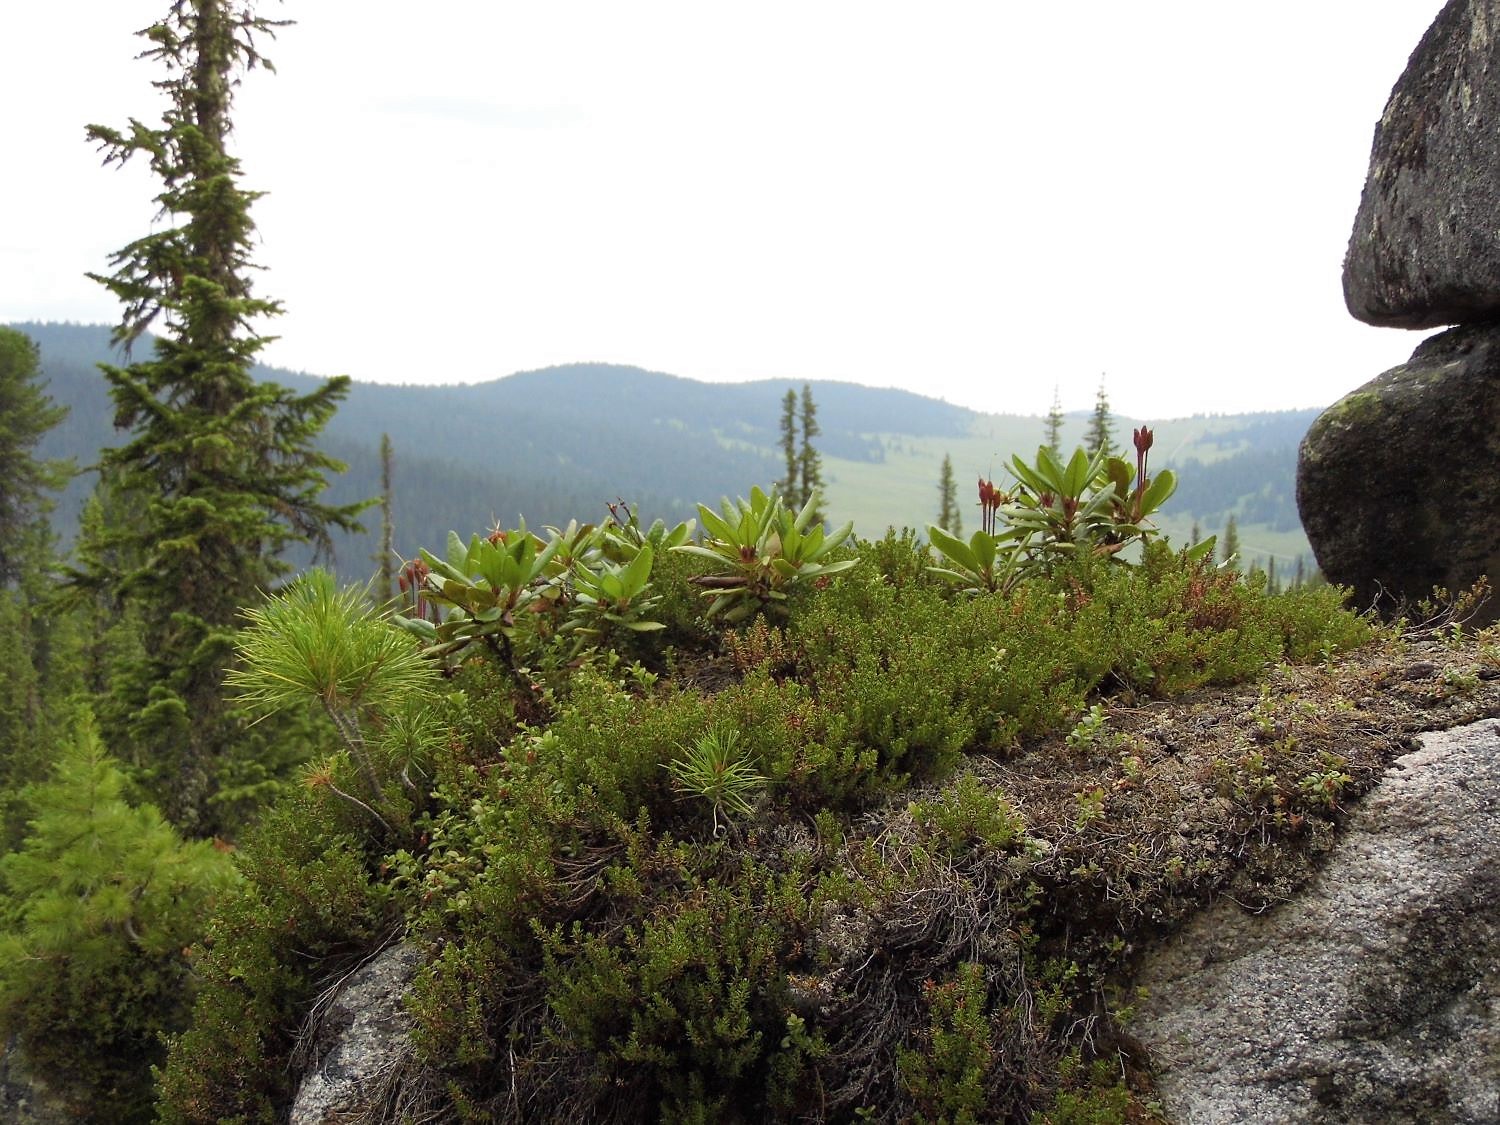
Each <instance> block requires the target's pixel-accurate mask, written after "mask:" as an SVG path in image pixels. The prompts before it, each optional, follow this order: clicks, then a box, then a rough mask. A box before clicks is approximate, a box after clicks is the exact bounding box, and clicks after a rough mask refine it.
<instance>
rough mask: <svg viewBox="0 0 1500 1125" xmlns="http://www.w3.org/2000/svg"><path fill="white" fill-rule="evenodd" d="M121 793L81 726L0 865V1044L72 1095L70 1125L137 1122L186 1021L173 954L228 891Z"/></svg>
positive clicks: (203, 851) (220, 871)
mask: <svg viewBox="0 0 1500 1125" xmlns="http://www.w3.org/2000/svg"><path fill="white" fill-rule="evenodd" d="M125 784H126V783H125V777H124V774H123V773H122V772H121V770H120V769H119V767H118V766H117V765H116V764H115V763H114V762H113V761H111V759H110V758H109V756H108V755H107V754H106V753H105V751H104V749H103V747H102V746H101V745H100V743H99V739H98V736H97V734H96V733H95V731H94V729H93V726H92V724H91V722H90V721H89V720H88V717H87V716H86V715H84V716H81V717H80V720H79V722H78V726H77V732H76V735H75V737H74V738H73V739H72V740H71V741H70V742H69V744H68V746H67V749H65V750H64V752H63V753H62V755H61V757H60V759H59V761H58V763H57V765H56V769H55V772H54V774H53V776H52V778H51V779H50V780H49V781H47V782H45V783H44V784H42V785H39V786H36V787H35V788H34V792H33V793H32V794H31V802H30V804H31V808H32V819H31V823H30V831H29V834H28V836H27V838H26V841H25V844H24V845H23V846H22V847H21V848H20V850H18V851H15V852H13V853H11V854H10V855H7V856H6V857H5V858H4V859H3V860H0V889H3V895H4V907H5V909H4V911H3V913H0V1032H3V1033H4V1034H5V1035H6V1036H7V1037H9V1036H11V1035H14V1036H16V1037H17V1038H18V1039H19V1040H20V1043H21V1046H22V1048H23V1049H24V1050H25V1052H26V1055H27V1058H28V1060H29V1062H30V1063H31V1065H32V1066H34V1067H35V1068H36V1069H37V1070H38V1071H39V1072H40V1073H41V1074H42V1075H43V1076H45V1077H47V1078H49V1079H52V1081H53V1082H54V1083H55V1084H57V1085H58V1086H60V1087H61V1088H64V1089H67V1090H70V1091H73V1092H75V1094H76V1096H77V1097H78V1098H79V1100H80V1103H81V1104H80V1107H79V1109H80V1120H82V1119H84V1118H87V1119H89V1120H96V1121H132V1120H149V1117H148V1116H146V1113H147V1111H149V1106H150V1091H151V1076H150V1069H149V1068H150V1066H151V1064H152V1063H154V1062H160V1061H161V1060H162V1058H163V1056H164V1054H165V1052H164V1050H163V1048H162V1042H161V1037H162V1035H163V1033H165V1032H170V1031H178V1030H181V1028H182V1026H183V1024H184V1023H185V1022H186V1018H187V1014H188V1010H189V1002H190V996H189V993H188V990H187V987H188V984H189V980H190V977H189V972H188V966H187V963H186V961H185V959H184V958H183V956H182V950H183V948H184V947H185V946H187V945H188V944H189V943H190V942H192V941H193V940H194V939H195V938H196V937H197V936H198V935H199V933H200V927H201V925H202V919H203V917H204V915H205V913H206V912H207V910H208V908H209V906H210V904H211V903H212V901H213V900H214V898H215V897H216V896H217V895H218V894H220V893H222V892H223V891H225V890H227V889H228V888H229V887H230V886H232V885H233V883H234V881H235V879H236V874H235V871H234V866H233V864H232V862H231V861H230V859H229V856H228V855H227V854H224V853H222V852H220V851H218V850H216V849H215V848H214V847H213V846H212V845H211V844H209V843H207V842H197V843H192V844H184V843H183V841H182V839H181V838H180V837H179V836H178V834H177V833H176V832H175V831H174V830H173V829H172V827H171V825H169V824H167V823H166V822H165V821H164V820H163V819H162V817H161V815H160V814H159V813H158V812H157V811H156V809H154V808H152V807H150V806H142V807H132V806H131V805H130V804H129V803H127V801H126V800H125V796H124V791H125Z"/></svg>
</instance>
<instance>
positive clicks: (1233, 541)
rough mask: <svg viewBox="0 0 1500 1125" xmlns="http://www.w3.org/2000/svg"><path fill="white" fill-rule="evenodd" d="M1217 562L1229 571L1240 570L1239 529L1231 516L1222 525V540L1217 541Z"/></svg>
mask: <svg viewBox="0 0 1500 1125" xmlns="http://www.w3.org/2000/svg"><path fill="white" fill-rule="evenodd" d="M1219 561H1220V562H1222V563H1223V564H1224V565H1225V566H1227V567H1230V568H1231V569H1234V570H1238V569H1240V528H1239V524H1237V523H1236V522H1235V519H1234V517H1233V516H1230V517H1229V519H1228V520H1227V521H1226V522H1225V524H1224V538H1223V539H1222V540H1220V541H1219Z"/></svg>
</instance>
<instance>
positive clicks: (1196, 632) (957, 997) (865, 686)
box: [163, 536, 1500, 1125]
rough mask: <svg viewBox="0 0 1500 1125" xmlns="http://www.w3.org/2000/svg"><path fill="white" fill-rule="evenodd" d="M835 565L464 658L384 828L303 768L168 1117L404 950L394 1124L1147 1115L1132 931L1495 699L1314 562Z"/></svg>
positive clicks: (1486, 676)
mask: <svg viewBox="0 0 1500 1125" xmlns="http://www.w3.org/2000/svg"><path fill="white" fill-rule="evenodd" d="M858 553H859V554H860V555H861V556H862V560H861V563H860V565H859V566H858V567H856V568H854V569H853V570H851V571H849V572H848V573H846V574H843V575H841V576H839V577H837V578H834V579H832V580H831V581H828V582H826V583H818V584H817V585H818V587H820V588H814V589H808V590H806V591H802V592H800V593H799V594H798V595H797V597H795V598H794V599H792V600H791V602H790V603H789V605H788V608H787V612H786V613H785V614H784V615H782V616H780V617H778V618H776V619H771V620H768V619H764V618H758V619H754V620H751V621H748V622H746V623H744V624H741V625H739V626H737V627H735V628H731V629H725V628H723V627H722V626H720V627H717V628H708V627H705V625H704V623H703V622H702V620H701V616H700V615H699V614H697V613H695V612H694V601H693V596H692V587H691V579H692V577H693V575H694V571H693V568H692V566H691V565H686V566H684V565H676V566H675V568H674V567H673V566H668V567H667V568H665V569H664V570H663V571H662V572H660V574H659V575H658V579H657V581H658V585H659V592H660V594H661V595H662V599H663V603H664V605H665V606H666V607H667V611H666V612H665V613H664V614H663V619H664V621H665V623H666V624H667V626H668V628H667V629H665V630H663V631H662V634H663V635H661V636H660V637H649V638H644V639H642V638H634V639H632V640H631V643H630V645H629V646H628V647H627V648H625V649H624V650H622V651H616V650H613V649H601V650H598V651H596V652H594V653H592V654H590V655H585V656H581V657H578V656H575V657H572V658H570V659H569V660H568V661H566V662H564V663H561V664H553V665H548V664H547V663H546V661H544V660H538V661H536V662H535V663H534V665H528V666H527V667H526V668H525V669H524V670H523V671H524V674H522V675H518V674H517V670H515V669H498V668H497V667H496V665H495V661H494V659H493V656H492V655H472V656H470V657H469V658H468V659H467V660H466V661H465V662H464V663H463V664H462V665H461V666H460V667H458V668H457V670H456V672H455V674H454V677H453V679H452V680H451V681H450V687H451V688H452V689H454V690H455V692H461V693H462V694H461V696H455V697H454V699H453V700H452V701H451V706H452V710H451V712H450V720H451V721H450V729H451V734H450V736H449V738H448V741H447V743H446V744H445V745H444V746H443V747H442V748H441V749H440V750H439V752H437V753H436V754H435V755H434V757H433V760H432V762H431V765H430V769H431V773H430V785H429V787H428V790H429V792H428V795H427V796H426V797H425V798H424V803H423V804H422V806H421V807H420V808H418V809H417V810H416V811H415V814H414V817H413V819H412V821H411V823H412V825H413V827H412V829H411V833H410V835H409V837H406V838H402V839H393V838H387V837H384V836H380V835H379V834H376V833H373V832H372V831H371V827H370V824H369V822H368V821H367V820H362V819H361V818H360V817H359V816H358V815H357V811H351V810H349V809H348V808H346V807H341V806H340V805H339V803H338V802H336V801H334V800H332V798H328V797H327V795H326V793H324V792H318V791H314V792H310V793H309V794H308V796H307V797H305V798H304V799H303V801H302V802H301V804H300V806H298V807H295V808H291V809H289V810H286V811H284V812H283V813H281V814H279V819H278V820H277V821H276V822H275V823H276V830H275V831H274V832H269V833H263V834H262V835H261V837H260V838H258V840H257V841H256V842H253V843H251V844H247V849H246V851H247V862H246V864H245V867H246V873H247V875H248V876H249V886H250V890H249V891H248V892H247V898H246V900H245V902H243V903H241V904H240V905H238V906H235V907H234V908H232V909H230V910H229V911H227V912H226V914H225V919H224V920H223V921H221V922H220V923H218V924H217V928H216V930H215V931H214V932H215V933H217V934H220V935H222V936H221V937H220V939H219V940H217V941H215V942H214V943H213V944H211V945H210V946H209V947H207V948H205V949H204V950H203V951H202V952H201V953H200V955H199V956H200V960H199V962H198V964H199V965H200V967H201V968H200V972H201V974H202V979H203V981H204V987H203V989H202V991H201V993H200V996H199V1001H198V1008H197V1017H196V1019H195V1026H194V1028H193V1030H192V1031H190V1032H189V1033H188V1034H187V1035H185V1036H184V1037H182V1038H181V1039H179V1040H178V1041H177V1042H176V1043H175V1044H174V1048H173V1052H172V1056H171V1060H170V1062H169V1064H168V1067H167V1068H166V1071H165V1074H164V1083H163V1089H164V1090H165V1101H164V1116H165V1117H166V1119H168V1120H212V1119H215V1118H219V1117H234V1116H239V1117H240V1118H242V1119H247V1120H256V1119H272V1118H273V1117H274V1115H275V1114H276V1113H277V1112H278V1111H279V1110H280V1109H281V1108H283V1107H284V1105H285V1100H286V1097H287V1095H288V1092H289V1086H288V1083H287V1081H286V1074H285V1071H283V1070H282V1069H281V1068H280V1066H279V1065H278V1063H279V1060H283V1059H285V1058H286V1057H287V1055H288V1054H289V1053H290V1050H291V1046H292V1042H293V1040H294V1038H295V1023H296V1016H295V1013H296V1012H297V1011H299V1010H301V1009H304V1008H305V1007H306V1006H307V1005H308V1004H310V1002H311V998H312V997H313V996H315V995H316V993H317V991H318V990H319V989H320V988H321V987H323V986H325V985H327V984H329V983H331V982H333V981H336V980H337V979H338V978H339V977H340V976H341V975H342V974H343V973H344V972H346V971H347V969H348V968H349V966H350V965H351V964H353V963H355V962H356V961H357V959H358V958H359V957H361V956H364V955H367V954H368V953H369V951H370V950H371V949H372V948H375V947H377V946H378V944H379V942H380V941H386V940H392V939H394V938H396V937H401V938H404V940H407V941H411V942H415V943H417V944H418V946H419V947H420V948H421V949H422V950H423V951H424V954H425V956H426V959H427V964H426V967H425V968H424V969H423V970H422V971H421V972H420V973H419V975H418V978H417V980H416V983H415V984H414V986H413V988H412V990H411V993H410V996H409V1001H408V1002H409V1007H410V1010H411V1012H412V1014H413V1016H414V1018H415V1021H416V1032H415V1046H416V1051H415V1054H414V1055H413V1056H412V1057H411V1059H410V1060H409V1061H408V1062H407V1063H406V1064H405V1074H404V1077H403V1079H402V1082H401V1083H400V1084H399V1085H400V1087H401V1089H403V1090H404V1094H402V1099H404V1100H401V1099H398V1100H400V1104H401V1105H402V1106H403V1109H402V1112H403V1113H404V1114H406V1116H407V1118H408V1119H413V1120H417V1119H429V1120H444V1121H449V1120H454V1121H456V1120H478V1121H484V1120H510V1121H570V1122H572V1121H601V1122H609V1121H619V1122H627V1121H628V1122H638V1121H671V1122H690V1121H703V1122H721V1121H723V1122H733V1121H746V1122H749V1121H767V1120H784V1121H854V1120H879V1121H929V1122H937V1121H946V1122H962V1121H974V1122H978V1121H1025V1120H1037V1121H1050V1122H1054V1123H1059V1125H1060V1123H1062V1122H1107V1121H1147V1120H1151V1119H1152V1117H1153V1108H1154V1107H1153V1105H1152V1102H1151V1093H1150V1084H1149V1069H1148V1063H1149V1060H1146V1059H1143V1058H1141V1057H1140V1056H1139V1054H1138V1053H1137V1052H1135V1051H1133V1050H1132V1044H1131V1042H1130V1040H1129V1038H1128V1036H1126V1035H1124V1034H1122V1033H1121V1031H1120V1019H1119V1017H1120V1016H1121V1014H1122V1011H1123V1010H1125V1009H1128V1007H1129V1005H1130V1002H1131V996H1130V994H1129V990H1128V981H1129V970H1130V966H1131V964H1132V961H1133V959H1134V957H1135V956H1136V955H1137V954H1138V953H1139V952H1140V951H1141V950H1142V949H1143V948H1144V947H1145V946H1146V945H1148V944H1149V943H1150V942H1152V941H1154V940H1156V939H1157V938H1159V937H1160V936H1161V935H1162V934H1164V933H1166V932H1169V931H1170V930H1171V929H1172V928H1173V927H1174V926H1175V925H1176V924H1177V923H1179V922H1180V921H1181V920H1182V919H1183V918H1185V917H1187V916H1188V915H1189V914H1191V913H1192V912H1193V911H1195V910H1197V909H1199V908H1200V907H1201V906H1202V905H1203V904H1205V903H1206V902H1208V901H1210V900H1211V899H1212V898H1214V897H1215V896H1221V895H1230V896H1233V897H1234V898H1235V899H1236V900H1237V901H1240V902H1243V903H1245V904H1246V905H1247V906H1250V907H1258V906H1260V905H1264V904H1266V903H1271V902H1275V901H1278V900H1280V899H1284V898H1285V897H1287V896H1288V895H1289V894H1291V893H1292V892H1293V891H1294V889H1295V888H1296V887H1297V886H1299V885H1300V884H1301V882H1302V881H1303V880H1304V879H1305V878H1306V876H1307V874H1308V873H1309V872H1310V871H1311V869H1312V868H1313V866H1314V865H1315V864H1316V862H1317V857H1318V856H1319V855H1321V854H1323V853H1324V852H1326V851H1327V849H1328V848H1329V847H1330V846H1331V844H1332V841H1333V840H1334V839H1335V838H1336V834H1337V829H1338V826H1339V824H1340V823H1341V821H1342V819H1343V817H1344V816H1345V812H1346V810H1347V808H1348V806H1349V804H1350V802H1352V801H1354V800H1356V799H1357V797H1358V795H1359V794H1360V793H1361V792H1363V791H1364V790H1365V789H1366V788H1368V787H1369V786H1370V785H1371V784H1372V783H1373V781H1374V779H1375V778H1377V777H1378V775H1379V773H1380V771H1381V769H1382V768H1383V766H1384V764H1385V763H1386V762H1387V761H1388V760H1389V759H1390V758H1392V757H1393V756H1395V755H1396V754H1398V753H1400V752H1401V750H1402V747H1403V745H1404V743H1403V740H1404V739H1405V738H1406V737H1407V736H1408V735H1409V734H1410V733H1411V732H1412V731H1414V730H1416V729H1419V728H1421V727H1424V726H1437V725H1443V726H1446V725H1453V724H1456V723H1460V722H1465V721H1470V720H1472V719H1474V718H1478V717H1480V716H1482V715H1491V714H1497V713H1500V683H1497V681H1496V680H1495V679H1494V678H1493V677H1494V675H1495V673H1496V672H1497V671H1500V655H1497V652H1496V648H1495V646H1494V645H1492V644H1491V643H1490V641H1489V640H1488V639H1487V638H1486V637H1484V636H1479V637H1475V636H1473V635H1472V634H1465V633H1463V632H1462V631H1457V632H1454V631H1449V632H1441V631H1436V630H1432V631H1429V633H1428V635H1426V636H1425V637H1420V638H1417V639H1407V640H1401V639H1398V638H1395V637H1394V636H1392V635H1391V634H1389V633H1388V632H1381V631H1378V630H1375V629H1374V628H1372V627H1371V626H1370V625H1369V624H1368V623H1366V622H1362V621H1360V620H1358V619H1356V618H1355V617H1353V616H1352V615H1350V614H1348V613H1347V612H1345V611H1344V610H1342V609H1341V608H1340V607H1339V599H1338V595H1337V592H1336V591H1332V590H1329V589H1327V588H1322V589H1314V590H1302V591H1298V592H1295V593H1292V594H1285V595H1280V596H1275V597H1271V596H1267V595H1266V594H1264V592H1263V591H1261V590H1260V589H1258V588H1257V587H1256V585H1255V584H1254V582H1253V580H1252V581H1249V582H1247V581H1246V580H1244V579H1241V578H1239V577H1238V576H1236V575H1233V574H1229V573H1226V572H1221V571H1216V570H1214V569H1213V568H1212V567H1211V565H1208V564H1203V563H1197V562H1192V561H1191V560H1188V559H1187V558H1185V557H1184V556H1181V555H1174V554H1172V553H1171V552H1169V551H1166V550H1164V549H1153V550H1152V551H1150V552H1148V554H1147V557H1146V559H1145V561H1144V562H1143V564H1142V565H1140V566H1124V565H1119V564H1109V565H1106V564H1103V563H1099V564H1097V565H1096V564H1094V563H1091V562H1084V563H1079V564H1076V565H1069V566H1059V567H1058V568H1057V569H1056V571H1055V572H1054V573H1052V574H1051V575H1047V576H1038V577H1036V578H1034V579H1028V580H1027V581H1026V582H1024V583H1023V584H1021V585H1020V586H1019V587H1017V588H1016V589H1014V590H1011V591H1009V592H1007V593H1004V594H981V595H977V596H974V595H965V594H960V593H956V592H954V591H953V590H952V589H951V588H950V587H947V586H945V585H942V584H940V583H939V582H938V581H937V580H935V579H933V578H932V576H931V575H930V574H928V572H927V570H926V566H927V559H926V557H925V553H924V552H923V550H922V549H921V548H919V547H918V546H917V545H916V544H915V543H914V542H913V541H912V540H911V539H910V537H906V538H902V537H898V536H891V537H888V538H887V539H886V540H884V541H883V542H878V543H867V544H862V545H861V546H860V548H859V552H858ZM698 759H701V760H698ZM694 761H697V764H698V765H699V766H701V767H703V768H705V769H708V770H710V774H708V775H704V776H699V777H698V778H697V780H696V781H695V780H693V778H694V776H695V775H694V774H693V773H692V771H691V770H690V769H688V768H687V766H688V765H689V764H691V763H692V762H694ZM716 762H717V763H718V764H717V766H715V765H714V763H716ZM713 769H718V770H719V771H720V778H719V781H718V782H717V783H715V781H714V778H713V776H712V773H711V771H712V770H713ZM300 821H305V822H306V826H305V827H303V828H299V827H298V823H299V822H300ZM313 837H316V839H315V841H314V840H313ZM311 843H315V845H316V846H311ZM252 852H253V853H254V854H253V857H250V856H249V853H252ZM317 856H324V857H326V858H321V859H320V858H316V857H317ZM307 863H311V864H312V866H313V869H314V870H315V871H317V872H321V873H322V875H320V878H321V877H323V876H327V877H329V878H332V877H333V876H334V875H335V874H336V873H337V871H343V882H345V883H347V884H349V886H348V887H347V888H346V889H345V890H343V891H336V890H335V888H334V887H332V886H331V885H330V886H328V887H323V888H322V893H321V894H320V893H304V892H305V891H308V890H312V891H315V892H316V891H317V890H318V888H319V886H320V885H319V884H318V883H317V882H316V881H315V880H308V881H299V880H297V879H296V878H295V872H296V870H297V869H298V865H300V864H307ZM345 868H347V870H345ZM323 898H326V899H327V900H328V901H329V902H330V903H332V902H342V903H343V905H341V906H339V907H338V909H337V910H335V911H334V912H333V913H332V914H330V913H329V911H328V909H327V908H326V907H325V906H324V905H320V902H321V900H322V899H323ZM345 900H347V901H345ZM340 917H345V918H347V919H348V921H349V925H348V926H347V929H348V933H347V934H343V933H340V926H339V918H340ZM304 932H305V933H306V934H308V935H310V937H309V938H308V939H307V940H303V939H302V938H301V937H300V936H299V935H300V934H302V933H304ZM231 935H233V941H231V940H229V938H230V937H231ZM247 951H249V952H247ZM247 999H248V1000H253V1001H254V1003H253V1004H250V1003H247ZM387 1104H388V1105H389V1104H390V1103H387Z"/></svg>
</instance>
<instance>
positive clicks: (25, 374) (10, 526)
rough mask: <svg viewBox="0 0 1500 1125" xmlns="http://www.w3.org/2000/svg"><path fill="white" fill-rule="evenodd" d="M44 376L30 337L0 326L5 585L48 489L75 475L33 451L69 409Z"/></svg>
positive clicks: (0, 542)
mask: <svg viewBox="0 0 1500 1125" xmlns="http://www.w3.org/2000/svg"><path fill="white" fill-rule="evenodd" d="M39 378H40V375H39V373H38V361H37V349H36V345H35V344H34V343H32V341H31V338H30V337H29V336H26V335H24V334H23V333H20V332H17V331H15V330H14V329H11V328H0V586H9V585H12V584H13V583H14V582H15V581H16V580H17V579H18V578H20V576H21V572H22V570H23V569H24V568H25V559H26V556H27V554H28V551H30V550H32V549H33V548H34V547H35V546H36V543H37V538H38V528H39V526H41V525H44V523H45V518H46V515H47V513H48V512H49V511H50V510H51V509H52V500H51V498H50V497H49V496H48V495H47V493H48V492H50V491H53V490H55V489H59V488H61V487H62V486H63V485H65V484H66V483H67V482H68V477H69V476H71V475H72V466H71V465H70V464H68V463H67V462H65V461H39V460H37V458H36V457H35V455H34V454H35V450H36V444H37V442H39V441H41V439H42V437H43V436H44V435H45V434H46V433H47V431H48V430H50V429H52V427H53V426H55V425H57V424H58V423H59V422H61V421H62V420H63V418H64V417H66V416H67V413H68V408H67V407H65V406H56V405H54V404H53V402H52V400H51V399H50V398H48V397H47V395H46V393H45V392H44V391H43V390H42V388H41V385H40V383H39V382H38V380H39ZM44 538H45V537H44Z"/></svg>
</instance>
